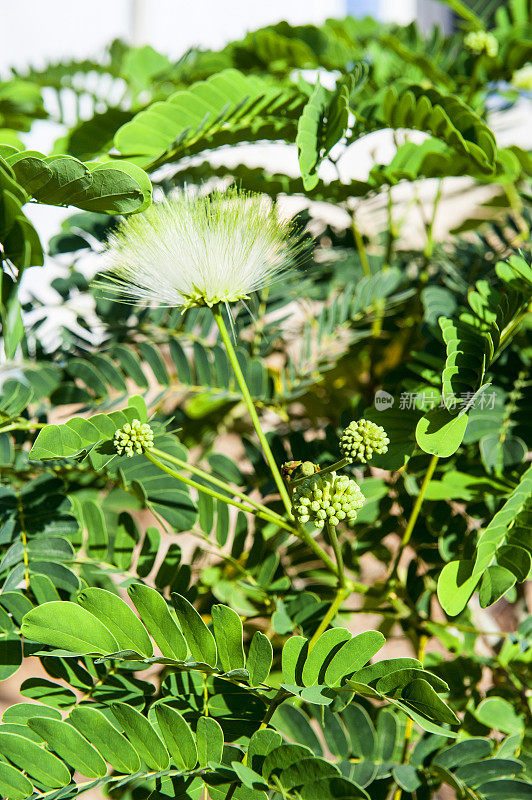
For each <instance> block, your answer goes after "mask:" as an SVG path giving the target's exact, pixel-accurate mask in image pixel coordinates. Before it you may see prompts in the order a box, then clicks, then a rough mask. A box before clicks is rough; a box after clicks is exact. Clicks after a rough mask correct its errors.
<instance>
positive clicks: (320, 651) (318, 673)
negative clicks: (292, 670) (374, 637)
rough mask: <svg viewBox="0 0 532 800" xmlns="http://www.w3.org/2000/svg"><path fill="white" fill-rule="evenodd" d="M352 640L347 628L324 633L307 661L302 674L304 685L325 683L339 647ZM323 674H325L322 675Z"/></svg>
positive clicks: (311, 650) (333, 629) (332, 629)
mask: <svg viewBox="0 0 532 800" xmlns="http://www.w3.org/2000/svg"><path fill="white" fill-rule="evenodd" d="M349 639H351V634H350V633H349V631H348V630H346V629H345V628H331V629H330V630H328V631H325V633H322V634H321V636H320V637H319V639H317V641H316V642H315V644H314V647H313V648H312V649H310V647H309V650H310V652H309V654H308V656H307V658H306V660H305V664H304V666H303V672H302V685H303V686H314V685H315V684H317V683H323V682H324V675H325V670H326V668H327V665H328V663H329V661H330V659H331V658H332V657H333V654H334V653H336V651H337V650H338V649H339V646H340V645H342V644H343V643H344V642H346V641H348V640H349ZM322 673H323V674H322Z"/></svg>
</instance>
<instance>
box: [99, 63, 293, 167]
mask: <svg viewBox="0 0 532 800" xmlns="http://www.w3.org/2000/svg"><path fill="white" fill-rule="evenodd" d="M302 103H303V97H302V96H301V95H300V94H299V93H298V92H296V91H294V89H292V88H285V87H279V86H278V85H277V84H275V83H273V82H272V81H269V80H266V79H263V78H260V77H258V76H254V75H244V74H242V73H241V72H239V71H238V70H236V69H225V70H222V71H221V72H218V73H217V74H215V75H212V76H211V77H209V78H208V79H207V80H205V81H199V82H198V83H194V84H192V85H191V86H190V87H189V88H188V89H186V90H179V91H177V92H175V93H174V94H172V95H170V97H169V98H168V100H165V101H164V102H157V103H153V104H152V105H151V106H150V107H149V108H148V109H146V110H145V111H141V112H140V113H139V114H137V115H136V116H135V117H133V119H132V120H131V122H127V123H126V124H125V125H123V126H122V127H121V128H120V129H119V130H118V131H117V133H116V136H115V139H114V143H115V147H116V148H117V149H118V150H119V151H120V152H121V153H122V154H123V155H124V156H125V157H128V158H130V159H133V160H135V161H136V162H137V163H140V164H141V165H142V166H148V165H152V166H153V165H154V164H158V165H160V164H163V163H166V162H169V161H173V160H175V159H177V158H179V157H180V156H182V155H184V154H185V153H187V154H190V153H191V152H200V151H201V150H204V149H206V148H209V149H212V148H213V147H217V146H219V145H222V144H226V143H227V141H228V140H231V139H232V137H233V136H234V132H236V131H239V132H240V139H241V141H245V140H248V141H253V140H254V139H256V138H258V137H259V136H260V138H272V137H273V138H275V139H277V138H278V135H279V124H280V122H281V123H282V121H283V117H284V116H285V114H286V115H287V117H288V121H289V122H291V116H292V115H293V114H294V113H295V112H297V109H299V108H300V107H301V105H302ZM270 119H271V120H272V124H271V126H270V127H268V126H267V125H261V124H260V123H261V122H262V121H264V122H266V121H268V120H270ZM293 128H294V125H293V123H292V125H291V128H290V129H291V131H292V130H293ZM228 137H229V139H228Z"/></svg>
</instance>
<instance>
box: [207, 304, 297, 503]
mask: <svg viewBox="0 0 532 800" xmlns="http://www.w3.org/2000/svg"><path fill="white" fill-rule="evenodd" d="M212 313H213V315H214V319H215V321H216V324H217V325H218V329H219V331H220V336H221V337H222V341H223V343H224V345H225V349H226V351H227V356H228V358H229V361H230V362H231V366H232V367H233V371H234V373H235V376H236V380H237V383H238V385H239V387H240V391H241V392H242V397H243V398H244V402H245V404H246V406H247V409H248V411H249V415H250V417H251V421H252V422H253V427H254V428H255V431H256V432H257V436H258V437H259V442H260V443H261V446H262V450H263V453H264V457H265V458H266V461H267V462H268V464H269V467H270V469H271V471H272V475H273V479H274V480H275V483H276V484H277V488H278V489H279V494H280V495H281V499H282V501H283V503H284V506H285V508H286V511H287V513H288V514H289V515H290V516H291V514H292V504H291V502H290V496H289V494H288V491H287V489H286V486H285V484H284V481H283V479H282V477H281V473H280V472H279V468H278V466H277V464H276V463H275V459H274V457H273V453H272V451H271V448H270V445H269V444H268V440H267V439H266V436H265V435H264V431H263V430H262V427H261V424H260V420H259V415H258V414H257V410H256V408H255V406H254V404H253V400H252V397H251V394H250V392H249V389H248V386H247V383H246V379H245V378H244V375H243V373H242V370H241V368H240V364H239V363H238V358H237V355H236V352H235V348H234V347H233V342H232V341H231V337H230V335H229V331H228V330H227V327H226V325H225V322H224V319H223V316H222V313H221V311H220V306H219V305H215V306H213V309H212Z"/></svg>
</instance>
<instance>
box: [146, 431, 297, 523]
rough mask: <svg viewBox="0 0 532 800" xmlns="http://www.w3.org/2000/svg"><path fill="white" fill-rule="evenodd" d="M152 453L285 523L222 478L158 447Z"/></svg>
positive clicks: (275, 513) (274, 513)
mask: <svg viewBox="0 0 532 800" xmlns="http://www.w3.org/2000/svg"><path fill="white" fill-rule="evenodd" d="M150 453H151V454H152V455H154V456H157V457H158V458H162V459H163V461H169V462H170V464H175V465H176V467H181V469H184V470H187V472H190V473H192V475H197V476H198V477H200V478H204V479H205V480H207V481H209V482H210V483H212V484H213V485H214V486H218V487H219V488H220V489H223V490H224V491H226V492H228V493H229V494H233V495H234V496H235V497H240V499H241V500H245V501H246V502H247V503H249V504H250V505H251V506H253V507H254V508H256V509H257V510H258V511H262V512H263V513H265V514H268V515H269V516H271V517H275V518H276V519H278V520H279V522H284V520H283V518H282V517H281V515H280V514H278V513H277V512H276V511H272V510H271V509H269V508H267V506H264V505H262V503H258V502H257V501H256V500H252V499H251V497H248V496H247V494H245V493H244V492H241V491H240V490H239V489H235V488H234V487H233V486H230V485H229V484H228V483H226V482H225V481H222V480H220V478H217V477H216V476H215V475H211V474H210V473H209V472H205V470H203V469H201V467H196V466H195V465H194V464H189V462H188V461H183V460H182V459H180V458H177V457H176V456H171V455H170V454H169V453H164V452H163V451H162V450H158V449H157V448H156V447H151V448H150Z"/></svg>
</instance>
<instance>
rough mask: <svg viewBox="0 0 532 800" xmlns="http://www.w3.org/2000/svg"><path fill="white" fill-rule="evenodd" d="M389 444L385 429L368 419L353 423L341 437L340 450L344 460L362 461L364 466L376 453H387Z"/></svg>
mask: <svg viewBox="0 0 532 800" xmlns="http://www.w3.org/2000/svg"><path fill="white" fill-rule="evenodd" d="M389 443H390V440H389V439H388V437H387V436H386V431H385V430H384V428H381V426H380V425H376V424H375V423H374V422H370V421H369V420H367V419H359V420H358V421H357V422H355V421H353V422H351V423H350V424H349V425H348V426H347V428H345V430H344V431H343V432H342V434H341V436H340V450H341V452H342V455H343V456H344V458H348V459H349V460H350V461H362V463H363V464H365V463H366V462H367V461H369V460H370V459H371V458H372V457H373V454H374V453H377V454H378V455H381V454H382V453H386V451H387V450H388V445H389ZM344 477H345V476H344ZM346 491H347V484H346Z"/></svg>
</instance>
